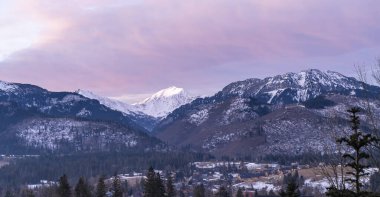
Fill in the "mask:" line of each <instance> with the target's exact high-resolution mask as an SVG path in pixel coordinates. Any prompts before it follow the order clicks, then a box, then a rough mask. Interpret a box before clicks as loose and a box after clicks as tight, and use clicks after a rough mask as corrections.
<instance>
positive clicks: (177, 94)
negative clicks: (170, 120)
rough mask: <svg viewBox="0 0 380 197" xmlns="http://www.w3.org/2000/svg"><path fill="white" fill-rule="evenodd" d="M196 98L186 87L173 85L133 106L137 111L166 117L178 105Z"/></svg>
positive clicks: (157, 116)
mask: <svg viewBox="0 0 380 197" xmlns="http://www.w3.org/2000/svg"><path fill="white" fill-rule="evenodd" d="M194 99H195V98H194V97H192V96H190V95H189V94H188V93H187V92H186V91H185V90H184V89H182V88H177V87H175V86H172V87H169V88H166V89H163V90H160V91H158V92H157V93H155V94H153V95H152V96H151V97H149V98H146V99H145V100H144V101H142V102H139V103H136V104H134V105H133V106H134V107H135V111H141V112H143V113H145V114H148V115H150V116H153V117H156V118H165V117H166V116H167V115H168V114H169V113H171V112H172V111H174V110H175V109H177V108H178V107H180V106H182V105H184V104H187V103H190V102H191V101H193V100H194Z"/></svg>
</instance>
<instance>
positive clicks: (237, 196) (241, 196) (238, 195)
mask: <svg viewBox="0 0 380 197" xmlns="http://www.w3.org/2000/svg"><path fill="white" fill-rule="evenodd" d="M236 197H244V195H243V190H242V189H241V188H239V189H238V191H237V193H236Z"/></svg>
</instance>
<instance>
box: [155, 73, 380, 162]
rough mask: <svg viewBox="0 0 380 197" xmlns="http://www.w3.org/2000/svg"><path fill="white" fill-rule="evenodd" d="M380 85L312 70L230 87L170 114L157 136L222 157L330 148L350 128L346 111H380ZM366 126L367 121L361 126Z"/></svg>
mask: <svg viewBox="0 0 380 197" xmlns="http://www.w3.org/2000/svg"><path fill="white" fill-rule="evenodd" d="M378 95H380V88H379V87H376V86H371V85H368V84H363V83H361V82H359V81H357V80H356V79H355V78H351V77H346V76H343V75H341V74H339V73H336V72H332V71H327V72H322V71H319V70H315V69H311V70H306V71H302V72H300V73H287V74H284V75H278V76H274V77H268V78H265V79H248V80H245V81H239V82H235V83H232V84H230V85H228V86H226V87H225V88H224V89H223V90H222V91H220V92H218V93H217V94H215V95H214V96H212V97H208V98H203V99H196V100H195V101H193V102H192V103H190V104H188V105H184V106H182V107H180V108H179V109H177V110H175V111H174V112H173V113H171V114H170V115H169V116H168V117H166V118H165V119H164V120H163V121H161V122H160V124H159V125H158V126H157V129H156V130H155V134H156V136H157V137H159V138H160V139H162V140H163V141H166V142H169V143H170V144H173V145H177V146H192V147H193V148H195V149H200V150H206V151H209V152H212V153H215V154H219V155H223V154H226V155H234V156H237V155H241V156H245V155H256V156H258V155H261V156H262V155H270V154H289V155H296V154H305V153H309V152H314V153H315V152H317V153H321V152H328V151H329V150H331V149H332V147H334V146H335V143H334V142H335V137H336V136H339V135H341V134H342V132H344V131H349V124H348V122H347V121H346V119H347V117H348V116H347V114H346V113H345V109H348V108H349V107H350V106H352V105H355V106H360V107H362V108H366V101H367V99H369V100H370V102H371V104H372V105H373V106H374V110H375V113H379V114H380V108H379V107H378V106H380V103H379V100H378V99H377V96H378ZM363 126H364V127H366V124H364V125H363Z"/></svg>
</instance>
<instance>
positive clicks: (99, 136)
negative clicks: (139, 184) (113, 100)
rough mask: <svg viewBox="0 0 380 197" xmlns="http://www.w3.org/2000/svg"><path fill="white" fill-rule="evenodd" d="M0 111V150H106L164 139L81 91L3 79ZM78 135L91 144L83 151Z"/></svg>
mask: <svg viewBox="0 0 380 197" xmlns="http://www.w3.org/2000/svg"><path fill="white" fill-rule="evenodd" d="M0 112H1V114H0V139H1V141H2V143H1V146H0V152H7V153H12V152H28V151H32V152H33V151H34V152H35V151H37V152H38V151H46V150H50V151H52V150H54V151H55V150H57V151H64V150H65V151H68V150H70V151H73V150H74V151H92V150H93V151H95V150H96V151H106V150H110V149H111V148H110V147H125V148H135V147H146V148H150V147H155V146H156V145H159V144H160V143H161V142H159V141H158V140H156V139H154V138H151V137H149V136H147V135H146V134H145V132H146V130H145V129H144V128H142V127H140V126H139V125H137V124H136V123H135V121H134V120H132V119H131V118H130V117H129V116H128V115H125V114H123V113H121V112H118V111H115V110H112V109H110V108H108V107H106V106H104V105H102V104H100V103H99V102H98V101H97V100H93V99H89V98H86V97H83V96H81V95H79V94H77V93H70V92H50V91H47V90H45V89H42V88H40V87H37V86H33V85H28V84H17V83H7V82H0ZM32 125H33V126H32ZM74 134H75V135H74ZM75 136H77V137H78V138H77V137H75ZM79 139H80V140H84V141H86V143H88V144H90V145H88V146H86V148H84V149H78V146H79V145H78V143H76V140H79ZM36 140H37V141H36ZM49 140H50V141H49ZM96 140H100V141H102V143H100V144H99V143H97V142H100V141H96ZM132 141H134V142H136V143H135V144H134V145H133V146H131V143H132ZM63 142H64V143H63ZM90 142H91V143H90ZM103 142H104V143H103ZM44 143H46V144H45V145H44ZM62 143H63V144H65V146H63V145H62ZM111 144H113V145H112V146H111ZM132 144H133V143H132ZM52 147H61V148H52ZM99 147H101V148H99Z"/></svg>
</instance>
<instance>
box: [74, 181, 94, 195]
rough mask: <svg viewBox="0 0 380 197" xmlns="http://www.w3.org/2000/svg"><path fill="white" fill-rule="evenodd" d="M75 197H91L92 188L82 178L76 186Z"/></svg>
mask: <svg viewBox="0 0 380 197" xmlns="http://www.w3.org/2000/svg"><path fill="white" fill-rule="evenodd" d="M74 190H75V197H91V191H90V186H89V185H88V184H87V182H86V181H85V180H84V178H83V177H80V178H79V180H78V183H77V184H76V186H75V189H74Z"/></svg>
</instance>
